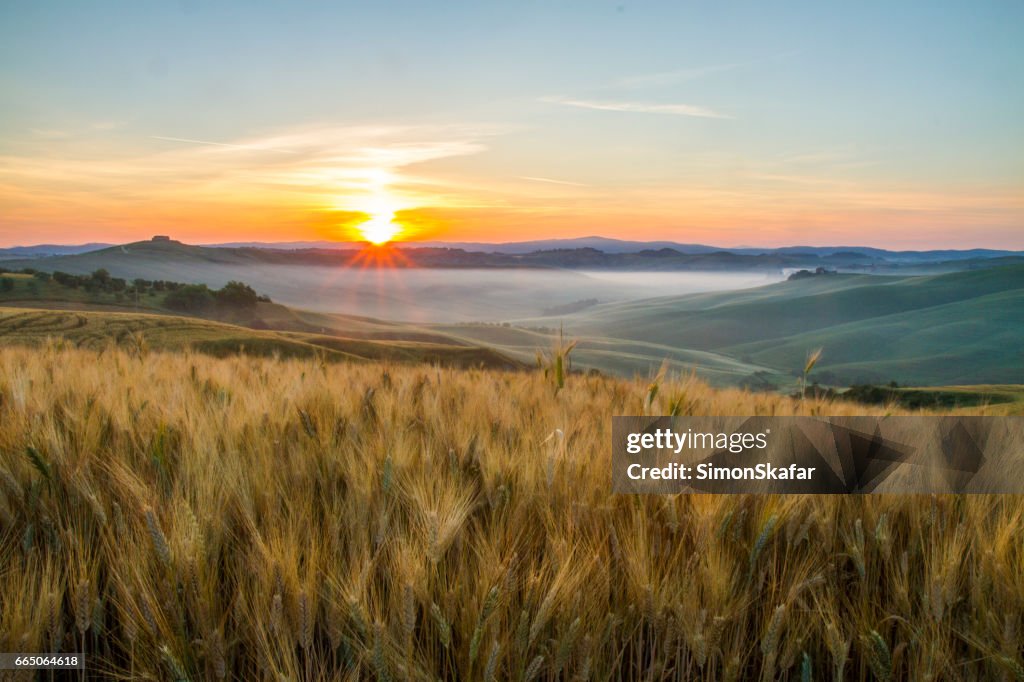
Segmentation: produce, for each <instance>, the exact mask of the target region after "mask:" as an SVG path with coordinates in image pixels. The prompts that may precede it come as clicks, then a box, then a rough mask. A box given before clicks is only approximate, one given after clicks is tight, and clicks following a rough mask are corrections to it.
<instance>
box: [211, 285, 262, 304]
mask: <svg viewBox="0 0 1024 682" xmlns="http://www.w3.org/2000/svg"><path fill="white" fill-rule="evenodd" d="M214 296H216V298H217V302H218V303H220V304H221V305H224V306H229V307H232V308H252V307H253V306H255V305H256V303H257V302H259V296H257V295H256V292H255V291H253V288H252V287H251V286H249V285H248V284H245V283H243V282H235V281H231V282H228V283H227V284H225V285H224V287H223V288H222V289H221V290H220V291H218V292H216V293H215V294H214Z"/></svg>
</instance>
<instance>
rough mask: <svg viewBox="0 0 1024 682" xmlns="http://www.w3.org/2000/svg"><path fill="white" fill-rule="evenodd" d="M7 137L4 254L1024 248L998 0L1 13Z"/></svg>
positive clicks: (1015, 20)
mask: <svg viewBox="0 0 1024 682" xmlns="http://www.w3.org/2000/svg"><path fill="white" fill-rule="evenodd" d="M0 111H2V112H3V113H2V114H0V246H11V245H22V244H37V243H62V244H72V243H85V242H94V241H102V242H127V241H135V240H139V239H146V238H148V237H150V236H151V235H153V234H169V235H171V236H173V237H175V238H177V239H180V240H182V241H186V242H191V243H216V242H226V241H296V240H319V239H328V240H349V239H353V238H361V237H363V236H367V235H369V236H370V237H371V238H374V239H387V238H389V237H392V236H394V238H397V239H405V240H445V241H487V242H504V241H517V240H527V239H543V238H555V237H559V238H563V237H578V236H586V235H603V236H608V237H617V238H623V239H640V240H674V241H679V242H686V243H706V244H715V245H721V246H741V245H747V246H782V245H793V244H807V245H869V246H879V247H887V248H969V247H989V248H1009V249H1024V3H1021V2H1019V0H1008V1H1005V2H994V1H985V0H977V1H968V0H964V1H963V2H943V1H936V0H926V1H910V0H908V1H905V2H898V3H893V2H873V1H870V0H868V1H864V2H857V3H827V2H821V1H820V0H815V1H814V2H779V3H765V2H763V1H759V2H725V1H723V2H711V1H701V2H682V1H679V0H676V1H673V2H656V1H653V0H649V1H645V2H628V1H626V0H616V1H614V2H604V1H602V0H544V1H542V2H541V1H537V2H534V1H531V0H515V1H514V2H488V1H486V0H475V1H473V2H446V1H440V0H433V1H431V2H422V1H419V2H387V1H381V2H365V1H361V2H257V1H255V0H253V1H248V2H217V3H207V2H200V1H199V0H182V1H181V2H148V1H135V2H101V1H96V2H81V3H70V2H48V1H46V0H31V1H27V2H20V1H18V0H7V1H6V2H4V3H0ZM396 231H397V233H396V234H394V235H392V233H394V232H396Z"/></svg>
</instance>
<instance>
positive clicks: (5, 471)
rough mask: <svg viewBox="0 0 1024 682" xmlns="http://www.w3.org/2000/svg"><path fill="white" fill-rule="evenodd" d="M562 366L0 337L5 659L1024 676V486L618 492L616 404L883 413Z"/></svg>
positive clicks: (203, 669)
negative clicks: (204, 352) (43, 342)
mask: <svg viewBox="0 0 1024 682" xmlns="http://www.w3.org/2000/svg"><path fill="white" fill-rule="evenodd" d="M555 381H556V384H555V385H556V386H557V377H556V378H555ZM561 383H562V386H561V388H560V390H557V391H553V390H552V380H551V379H545V377H544V376H543V374H542V373H541V372H519V373H503V372H497V371H483V370H463V371H458V370H446V369H437V368H431V367H426V366H422V367H408V366H406V367H395V366H385V365H376V364H360V365H341V364H338V365H331V364H325V363H322V362H317V361H316V360H315V359H310V360H288V361H282V360H275V359H271V358H264V359H253V358H245V357H233V358H228V359H220V360H218V359H213V358H210V357H207V356H201V355H196V354H189V353H182V354H168V353H161V352H152V351H151V352H149V353H145V354H140V353H128V352H125V351H118V350H112V349H108V350H104V351H102V352H95V351H86V350H69V349H64V348H61V347H59V346H56V345H49V346H45V347H42V348H38V349H14V348H4V349H0V522H2V526H0V650H5V651H39V652H44V651H55V650H63V651H73V650H79V651H82V652H84V653H85V654H86V657H87V659H88V661H89V673H90V676H92V677H106V678H128V677H136V678H149V679H200V678H207V679H221V678H226V679H237V680H263V679H266V680H269V679H339V678H342V679H382V680H383V679H395V680H398V679H408V680H436V679H451V680H454V679H459V680H475V679H513V680H555V679H560V680H570V679H590V680H617V679H667V680H689V679H707V680H717V679H749V678H755V679H756V678H762V679H777V678H779V677H784V678H794V679H795V678H802V679H828V678H832V679H841V678H843V677H845V678H846V679H864V678H866V677H868V676H874V677H879V678H886V677H889V678H911V679H926V678H929V677H930V678H933V679H940V678H958V677H965V678H973V679H981V678H985V679H988V678H1000V677H1001V676H1002V677H1004V678H1006V679H1011V678H1012V677H1013V676H1014V675H1018V674H1019V671H1020V670H1021V669H1022V667H1021V666H1022V660H1024V659H1022V652H1021V643H1020V638H1019V637H1018V634H1017V633H1019V632H1021V631H1022V630H1021V626H1022V623H1021V620H1022V616H1021V614H1022V613H1024V543H1022V542H1021V528H1022V527H1024V502H1022V500H1021V499H1020V498H1018V497H1012V496H1006V497H998V496H971V497H968V496H963V497H954V496H924V497H914V496H868V497H824V496H823V497H813V496H732V497H729V496H620V495H613V494H611V492H610V490H611V480H610V478H611V472H610V461H609V460H610V419H609V417H610V416H611V415H615V414H642V413H650V414H658V413H662V414H664V413H675V414H738V415H772V414H777V415H784V414H795V413H817V414H864V413H884V412H885V411H886V410H885V409H878V410H874V409H871V408H864V407H862V406H856V405H851V404H845V403H839V402H836V403H830V402H823V401H821V400H820V399H817V398H815V397H813V396H808V397H807V398H806V399H801V400H792V399H790V398H786V397H782V396H775V395H755V394H751V393H748V392H743V391H738V390H723V391H715V390H712V389H710V388H708V387H707V386H705V385H704V384H702V383H700V382H699V381H697V380H695V379H694V378H692V377H671V376H666V375H660V376H659V377H658V378H657V379H656V380H655V383H656V385H657V389H656V390H652V388H651V386H652V383H651V380H650V379H646V380H639V379H638V380H636V381H628V380H613V379H607V378H602V377H598V376H582V375H567V376H562V380H561ZM890 411H891V410H890Z"/></svg>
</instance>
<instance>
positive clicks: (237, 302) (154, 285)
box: [0, 268, 270, 313]
mask: <svg viewBox="0 0 1024 682" xmlns="http://www.w3.org/2000/svg"><path fill="white" fill-rule="evenodd" d="M3 272H8V271H6V270H2V269H0V273H3ZM18 272H19V274H23V275H32V276H33V277H34V278H36V279H37V280H40V281H48V280H51V279H52V280H53V281H54V282H56V283H57V284H59V285H61V286H63V287H68V288H70V289H83V290H85V291H87V292H89V293H106V294H113V295H114V297H115V298H116V299H117V300H124V299H125V298H127V297H129V296H131V297H133V298H137V297H138V296H156V295H158V294H164V300H163V304H164V306H165V307H167V308H170V309H171V310H178V311H181V312H188V313H202V312H207V311H209V310H212V309H213V308H214V307H216V306H220V307H223V308H252V307H253V306H255V305H256V304H257V303H260V302H267V303H269V302H270V298H269V297H267V296H260V295H259V294H257V293H256V292H255V291H254V290H253V288H252V287H250V286H249V285H248V284H245V283H244V282H235V281H231V282H228V283H227V284H225V285H224V286H223V287H221V288H220V289H210V288H209V287H208V286H206V285H205V284H182V283H181V282H170V281H167V280H162V279H158V280H149V279H143V278H136V279H133V280H132V281H131V282H129V281H128V280H125V279H122V278H121V277H112V276H111V275H110V273H109V272H108V271H107V270H105V269H103V268H100V269H99V270H95V271H94V272H92V273H90V274H88V275H72V274H69V273H67V272H61V271H59V270H58V271H55V272H54V273H53V274H52V275H51V274H50V273H48V272H42V271H40V270H35V269H33V268H24V269H22V270H20V271H18ZM13 289H14V280H13V279H12V278H10V277H3V278H0V291H12V290H13Z"/></svg>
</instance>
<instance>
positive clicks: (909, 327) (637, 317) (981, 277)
mask: <svg viewBox="0 0 1024 682" xmlns="http://www.w3.org/2000/svg"><path fill="white" fill-rule="evenodd" d="M559 322H560V323H562V324H564V325H565V328H566V329H567V330H569V331H570V332H571V333H572V334H574V335H577V336H581V337H584V338H590V337H602V338H616V339H628V340H635V341H643V342H646V343H652V344H660V345H664V346H670V347H673V348H686V349H692V350H700V351H708V352H713V353H716V354H718V355H720V356H727V357H731V358H735V359H738V360H741V361H742V362H745V363H749V364H752V365H759V366H762V367H768V368H771V369H773V370H775V371H776V372H779V373H783V374H793V373H794V372H799V369H800V368H802V366H803V363H804V360H805V358H806V354H807V352H808V351H809V350H811V349H815V348H819V347H820V348H823V349H824V356H823V358H822V360H821V361H820V363H819V364H818V367H817V373H818V376H819V377H820V378H821V379H822V381H824V382H828V383H837V384H849V383H865V382H877V381H889V380H893V379H895V380H898V381H900V383H915V384H921V385H936V384H955V383H1024V266H1020V265H1016V266H1010V267H1004V268H994V269H988V270H980V271H966V272H958V273H951V274H943V275H933V276H919V277H873V276H868V275H834V276H829V277H818V278H812V279H809V280H797V281H787V282H780V283H778V284H772V285H769V286H765V287H759V288H757V289H751V290H746V291H740V292H723V293H712V294H700V295H689V296H678V297H661V298H654V299H648V300H642V301H630V302H625V303H618V304H607V305H598V306H593V307H590V308H587V309H586V310H583V311H580V312H578V313H574V314H570V315H565V316H562V317H561V318H560V320H559ZM553 323H554V324H557V323H555V322H553V321H552V320H550V319H544V318H534V319H530V320H521V321H519V322H518V324H522V325H547V326H550V325H551V324H553Z"/></svg>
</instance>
